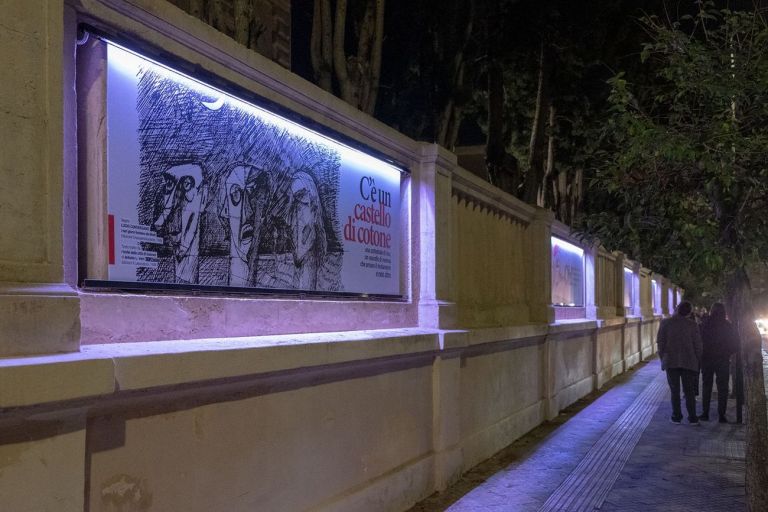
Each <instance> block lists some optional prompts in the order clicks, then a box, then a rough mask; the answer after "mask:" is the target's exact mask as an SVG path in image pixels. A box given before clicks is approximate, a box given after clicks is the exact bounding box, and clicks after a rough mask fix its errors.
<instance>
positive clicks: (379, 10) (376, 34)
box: [360, 0, 385, 115]
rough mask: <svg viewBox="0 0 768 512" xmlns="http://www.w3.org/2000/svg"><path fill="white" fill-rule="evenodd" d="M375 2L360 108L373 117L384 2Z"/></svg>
mask: <svg viewBox="0 0 768 512" xmlns="http://www.w3.org/2000/svg"><path fill="white" fill-rule="evenodd" d="M375 1H376V16H375V18H374V31H373V43H372V45H371V60H370V65H369V68H368V69H369V73H370V74H369V75H368V83H367V84H366V88H365V91H366V93H365V96H364V101H363V102H362V104H361V105H360V108H361V109H362V111H363V112H365V113H366V114H370V115H373V112H374V111H375V110H376V100H377V99H378V96H379V82H380V81H381V52H382V48H383V46H384V4H385V2H384V0H375Z"/></svg>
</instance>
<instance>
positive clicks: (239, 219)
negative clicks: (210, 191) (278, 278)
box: [219, 165, 272, 285]
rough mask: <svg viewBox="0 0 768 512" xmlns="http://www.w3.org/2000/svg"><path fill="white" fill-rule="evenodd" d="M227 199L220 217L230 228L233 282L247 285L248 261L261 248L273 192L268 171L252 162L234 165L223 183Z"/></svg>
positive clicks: (231, 281) (232, 283) (233, 283)
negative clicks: (266, 214) (261, 239)
mask: <svg viewBox="0 0 768 512" xmlns="http://www.w3.org/2000/svg"><path fill="white" fill-rule="evenodd" d="M224 186H225V190H226V200H225V201H224V204H223V207H222V210H221V212H220V215H219V216H220V217H221V219H222V221H223V222H224V224H225V226H226V228H227V229H228V231H229V241H230V242H229V244H230V261H231V268H230V285H246V284H248V275H249V272H248V262H249V259H251V260H252V259H253V258H251V256H252V252H253V251H258V248H259V239H260V232H261V224H262V222H263V219H264V214H265V210H266V208H267V203H268V201H269V197H270V195H271V191H272V186H271V178H270V175H269V173H268V172H267V171H265V170H263V169H259V168H257V167H253V166H250V165H237V166H235V167H233V168H232V169H231V170H230V172H229V174H228V175H227V177H226V180H225V182H224Z"/></svg>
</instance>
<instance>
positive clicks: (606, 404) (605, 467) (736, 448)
mask: <svg viewBox="0 0 768 512" xmlns="http://www.w3.org/2000/svg"><path fill="white" fill-rule="evenodd" d="M716 396H717V395H716V393H714V396H713V404H712V408H713V409H714V410H716V408H717V405H716V404H717V399H716ZM734 403H735V400H733V399H731V400H729V402H728V405H729V411H728V416H729V417H730V418H731V419H733V418H735V416H736V415H735V412H734V411H733V407H734ZM698 407H699V410H700V409H701V405H700V403H699V404H698ZM670 415H671V406H670V405H669V391H668V388H667V386H666V378H665V377H664V373H663V372H662V371H661V369H660V365H659V362H658V361H656V360H654V361H652V362H650V363H647V364H645V365H642V366H641V367H639V368H637V369H635V370H633V371H630V372H628V373H627V374H625V375H623V376H620V377H619V378H617V379H616V380H615V381H614V382H613V383H611V384H610V386H609V387H608V388H607V390H604V391H602V392H601V393H600V394H593V395H591V396H589V397H586V398H585V399H584V400H581V401H579V402H578V403H576V404H574V405H573V406H571V407H570V408H568V409H567V410H566V411H564V413H563V414H561V415H560V416H558V418H556V419H555V420H554V421H552V422H548V423H546V424H544V425H542V426H540V427H538V428H537V429H535V430H533V431H532V432H530V433H529V434H527V435H526V436H524V437H523V438H521V439H519V440H518V441H516V442H515V443H514V444H512V445H511V446H509V447H508V448H506V449H504V450H503V451H501V452H499V453H498V454H496V455H495V456H494V457H493V458H491V459H489V460H488V461H485V462H484V463H482V464H480V465H479V466H477V467H475V468H473V469H472V470H470V471H469V472H468V473H466V474H465V475H464V477H463V478H462V479H461V480H460V481H459V482H457V483H456V484H454V485H453V486H452V487H450V488H449V489H447V490H446V491H444V492H442V493H439V494H434V495H432V496H430V497H429V498H427V499H426V500H424V501H422V502H421V503H418V504H417V505H416V506H414V507H413V508H412V509H411V510H410V511H409V512H436V511H444V510H447V511H451V512H470V511H491V512H495V511H499V512H500V511H505V512H507V511H509V512H526V511H532V512H539V511H541V512H544V511H555V510H557V511H567V512H579V511H589V510H601V511H610V512H619V511H622V512H635V511H643V512H653V511H670V512H671V511H681V512H685V511H696V512H704V511H713V512H714V511H717V512H721V511H728V512H739V511H743V510H745V501H744V434H745V428H744V427H743V426H742V425H735V424H721V423H718V422H717V414H716V413H715V414H714V419H715V421H709V422H702V424H701V426H698V427H695V426H690V425H686V424H682V425H675V424H672V423H670V421H669V417H670Z"/></svg>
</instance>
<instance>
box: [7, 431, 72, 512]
mask: <svg viewBox="0 0 768 512" xmlns="http://www.w3.org/2000/svg"><path fill="white" fill-rule="evenodd" d="M81 423H82V421H81ZM25 430H27V432H26V434H24V435H21V436H13V435H11V434H13V432H10V431H4V432H3V431H0V496H2V505H0V506H1V507H2V509H3V510H8V511H12V510H18V511H22V510H34V511H35V512H82V511H83V510H84V507H83V505H84V503H83V489H84V488H85V458H84V457H83V454H84V453H85V430H83V429H82V427H81V429H79V430H77V429H75V430H73V431H71V432H70V431H68V430H69V425H66V424H63V425H61V427H60V430H61V432H56V431H54V432H53V433H52V434H48V435H45V434H42V435H41V436H40V437H36V436H35V435H34V434H33V433H32V432H30V430H31V429H30V428H29V427H27V428H26V429H25ZM17 433H18V432H17ZM18 437H21V438H22V439H21V440H20V439H18ZM9 438H11V439H10V442H9ZM25 438H26V439H25Z"/></svg>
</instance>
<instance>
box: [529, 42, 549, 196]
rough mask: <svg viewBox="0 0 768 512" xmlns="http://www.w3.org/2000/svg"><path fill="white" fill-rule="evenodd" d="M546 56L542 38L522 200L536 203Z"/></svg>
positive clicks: (543, 149) (545, 113) (546, 98)
mask: <svg viewBox="0 0 768 512" xmlns="http://www.w3.org/2000/svg"><path fill="white" fill-rule="evenodd" d="M547 65H548V62H547V57H546V45H545V43H544V40H542V41H541V45H540V47H539V77H538V82H539V84H538V88H537V91H536V108H535V111H534V115H533V123H532V125H531V142H530V146H529V149H528V151H529V152H528V173H527V175H526V176H525V189H524V190H523V201H525V202H526V203H529V204H536V200H537V198H538V195H539V186H540V183H541V182H542V179H543V177H544V174H545V172H546V171H545V169H544V165H545V159H546V147H547V134H546V132H547V129H546V126H547V118H548V114H549V104H550V102H549V91H548V90H547V89H548V83H547V82H548V80H547Z"/></svg>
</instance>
